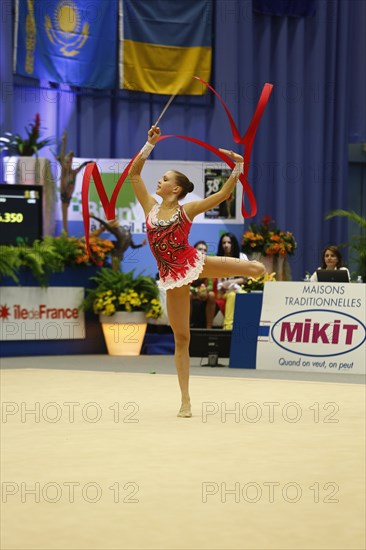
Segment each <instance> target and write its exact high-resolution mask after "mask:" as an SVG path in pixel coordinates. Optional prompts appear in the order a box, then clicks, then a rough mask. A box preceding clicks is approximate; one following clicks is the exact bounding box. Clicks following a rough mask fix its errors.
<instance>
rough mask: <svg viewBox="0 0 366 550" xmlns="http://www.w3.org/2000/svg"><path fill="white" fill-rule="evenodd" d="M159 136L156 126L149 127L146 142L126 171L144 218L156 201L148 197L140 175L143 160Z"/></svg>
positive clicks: (158, 129) (150, 196)
mask: <svg viewBox="0 0 366 550" xmlns="http://www.w3.org/2000/svg"><path fill="white" fill-rule="evenodd" d="M159 136H160V128H158V127H157V126H151V128H150V130H149V131H148V138H147V142H146V143H145V145H144V146H143V148H142V149H141V151H140V152H139V154H138V155H137V157H136V158H135V160H134V161H133V163H132V164H131V167H130V169H129V171H128V175H129V177H130V180H131V184H132V189H133V192H134V193H135V196H136V198H137V200H138V201H139V203H140V204H141V206H142V208H143V209H144V212H145V215H146V216H147V214H148V213H149V212H150V210H151V208H152V207H153V206H154V204H156V200H155V199H154V197H153V196H152V195H150V193H149V192H148V190H147V189H146V186H145V183H144V181H143V179H142V177H141V175H140V174H141V170H142V168H143V166H144V164H145V160H146V159H147V158H148V156H149V154H150V152H151V151H152V149H153V148H154V147H155V144H156V143H157V141H158V139H159Z"/></svg>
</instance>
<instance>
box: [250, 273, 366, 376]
mask: <svg viewBox="0 0 366 550" xmlns="http://www.w3.org/2000/svg"><path fill="white" fill-rule="evenodd" d="M365 302H366V285H364V284H352V283H347V284H341V283H326V284H323V283H311V282H310V283H309V282H304V283H296V282H276V283H275V282H274V283H266V284H265V287H264V294H263V304H262V312H261V319H260V330H259V334H260V335H261V336H258V341H257V361H256V368H257V369H259V370H281V371H291V372H324V373H338V374H340V375H341V374H343V373H352V374H365V372H366V326H365V325H366V306H365Z"/></svg>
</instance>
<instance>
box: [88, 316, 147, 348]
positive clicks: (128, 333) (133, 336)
mask: <svg viewBox="0 0 366 550" xmlns="http://www.w3.org/2000/svg"><path fill="white" fill-rule="evenodd" d="M99 320H100V322H101V323H102V329H103V334H104V338H105V341H106V345H107V350H108V353H109V355H140V352H141V347H142V343H143V341H144V337H145V332H146V326H147V323H146V317H145V313H144V312H143V311H132V312H128V311H117V313H115V314H114V315H109V316H108V315H99Z"/></svg>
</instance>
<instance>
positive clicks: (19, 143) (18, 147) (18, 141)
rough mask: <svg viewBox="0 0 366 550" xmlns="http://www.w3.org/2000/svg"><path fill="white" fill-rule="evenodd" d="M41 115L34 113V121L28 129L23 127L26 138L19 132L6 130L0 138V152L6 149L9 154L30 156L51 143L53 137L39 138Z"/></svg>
mask: <svg viewBox="0 0 366 550" xmlns="http://www.w3.org/2000/svg"><path fill="white" fill-rule="evenodd" d="M40 130H41V117H40V116H39V113H37V114H36V116H35V119H34V122H33V123H30V124H29V129H28V128H27V127H25V131H26V133H27V137H26V138H22V137H21V136H20V135H19V134H12V133H11V132H6V133H5V134H4V136H3V137H1V138H0V152H2V151H6V152H7V153H8V155H9V156H19V157H32V156H33V155H37V154H38V151H39V150H40V149H42V147H45V146H46V145H52V144H53V143H54V138H45V139H42V140H40V139H39V138H40Z"/></svg>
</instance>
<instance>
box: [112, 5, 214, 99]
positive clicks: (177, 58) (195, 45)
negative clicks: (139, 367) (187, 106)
mask: <svg viewBox="0 0 366 550" xmlns="http://www.w3.org/2000/svg"><path fill="white" fill-rule="evenodd" d="M120 13H121V18H122V21H121V24H120V87H121V88H125V89H127V90H135V91H142V92H149V93H154V94H169V95H170V94H180V95H181V94H186V95H203V94H204V93H205V92H206V89H207V88H206V87H205V86H203V85H202V83H200V82H199V81H198V80H195V79H194V78H193V76H194V75H200V77H201V78H202V79H203V80H205V81H206V82H209V81H210V74H211V63H212V0H154V1H151V0H150V1H147V0H123V2H122V0H120Z"/></svg>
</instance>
